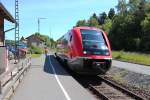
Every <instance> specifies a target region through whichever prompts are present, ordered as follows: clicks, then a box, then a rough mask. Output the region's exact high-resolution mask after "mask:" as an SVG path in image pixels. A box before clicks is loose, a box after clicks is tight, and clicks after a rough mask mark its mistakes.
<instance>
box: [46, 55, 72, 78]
mask: <svg viewBox="0 0 150 100" xmlns="http://www.w3.org/2000/svg"><path fill="white" fill-rule="evenodd" d="M52 67H53V68H54V69H55V72H56V75H66V76H70V75H69V74H68V73H67V72H66V71H65V69H64V68H63V66H62V65H60V64H59V62H58V61H57V60H56V59H55V57H54V56H53V55H47V56H46V57H45V63H44V69H43V70H44V72H46V73H49V74H54V72H53V69H52Z"/></svg>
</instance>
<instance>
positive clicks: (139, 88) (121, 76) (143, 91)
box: [107, 67, 150, 100]
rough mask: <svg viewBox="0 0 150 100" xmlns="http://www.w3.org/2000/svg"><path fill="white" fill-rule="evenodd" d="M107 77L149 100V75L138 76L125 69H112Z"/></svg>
mask: <svg viewBox="0 0 150 100" xmlns="http://www.w3.org/2000/svg"><path fill="white" fill-rule="evenodd" d="M107 75H108V76H109V77H111V79H113V80H114V81H116V82H117V83H120V84H121V85H123V86H125V87H126V88H128V89H130V90H131V91H134V92H135V93H137V94H140V95H142V96H144V97H146V98H148V100H149V99H150V75H144V74H139V73H135V72H131V71H128V70H125V69H121V68H116V67H112V68H111V69H110V70H109V71H108V72H107Z"/></svg>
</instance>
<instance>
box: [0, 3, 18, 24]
mask: <svg viewBox="0 0 150 100" xmlns="http://www.w3.org/2000/svg"><path fill="white" fill-rule="evenodd" d="M0 16H1V17H3V18H5V19H7V20H8V21H10V22H12V23H15V22H16V21H15V19H14V18H13V17H12V15H11V14H10V13H9V12H8V10H7V9H6V8H5V7H4V5H3V4H2V3H1V2H0Z"/></svg>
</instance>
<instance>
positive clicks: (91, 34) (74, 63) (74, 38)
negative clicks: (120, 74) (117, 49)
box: [56, 27, 112, 75]
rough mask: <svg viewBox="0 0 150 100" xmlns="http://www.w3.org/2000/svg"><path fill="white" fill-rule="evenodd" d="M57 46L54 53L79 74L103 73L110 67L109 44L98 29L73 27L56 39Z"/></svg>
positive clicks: (105, 36)
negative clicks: (56, 50) (56, 51)
mask: <svg viewBox="0 0 150 100" xmlns="http://www.w3.org/2000/svg"><path fill="white" fill-rule="evenodd" d="M58 48H59V51H60V52H59V53H57V54H56V55H57V56H58V57H59V58H61V59H62V60H63V61H64V62H66V63H67V64H68V67H69V68H70V69H71V70H73V71H75V72H77V73H79V74H86V75H98V74H105V73H106V72H107V71H108V70H109V68H110V67H111V62H112V53H111V48H110V44H109V41H108V38H107V35H106V33H105V32H104V31H102V30H100V29H97V28H93V27H74V28H73V29H71V30H70V31H68V33H66V34H65V35H64V36H62V37H61V38H60V39H59V40H58Z"/></svg>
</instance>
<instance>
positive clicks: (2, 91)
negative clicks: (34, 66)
mask: <svg viewBox="0 0 150 100" xmlns="http://www.w3.org/2000/svg"><path fill="white" fill-rule="evenodd" d="M30 66H31V57H28V58H26V59H25V60H24V61H23V62H21V65H20V66H15V67H13V68H11V69H9V70H8V71H7V72H4V73H3V74H2V75H0V100H3V99H4V97H5V96H6V95H7V93H8V92H9V91H10V90H11V89H12V92H14V85H15V84H16V82H17V81H18V80H19V82H20V77H21V76H22V75H24V73H25V71H27V69H28V68H29V67H30ZM17 67H18V69H17V73H16V74H15V75H13V71H14V70H15V69H16V68H17ZM19 67H21V70H20V69H19ZM10 74H11V76H10V78H9V80H8V81H6V82H5V83H2V80H3V79H4V78H5V77H6V76H7V75H10ZM3 84H5V85H6V84H7V86H6V87H5V85H3Z"/></svg>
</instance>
